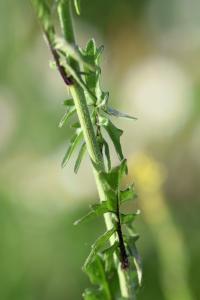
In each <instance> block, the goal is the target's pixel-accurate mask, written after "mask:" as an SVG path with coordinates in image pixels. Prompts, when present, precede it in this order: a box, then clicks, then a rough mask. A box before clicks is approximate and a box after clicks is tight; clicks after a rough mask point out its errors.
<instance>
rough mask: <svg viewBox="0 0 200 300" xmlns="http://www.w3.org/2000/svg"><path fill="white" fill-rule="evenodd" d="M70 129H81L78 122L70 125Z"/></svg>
mask: <svg viewBox="0 0 200 300" xmlns="http://www.w3.org/2000/svg"><path fill="white" fill-rule="evenodd" d="M71 128H75V129H79V128H81V124H80V123H79V122H75V123H73V124H72V125H71Z"/></svg>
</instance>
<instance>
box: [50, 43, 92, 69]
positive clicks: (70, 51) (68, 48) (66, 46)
mask: <svg viewBox="0 0 200 300" xmlns="http://www.w3.org/2000/svg"><path fill="white" fill-rule="evenodd" d="M54 48H55V49H56V50H58V51H60V53H61V54H63V52H64V53H65V56H66V55H67V56H70V57H71V58H73V59H74V60H76V61H77V62H78V63H79V64H81V65H83V66H84V67H87V69H89V70H90V71H96V70H97V68H96V66H95V65H92V64H91V63H88V61H87V60H86V59H85V57H84V56H83V55H82V54H81V53H80V51H79V49H78V48H77V47H75V46H74V45H71V44H70V43H68V42H67V41H66V40H64V39H63V38H56V39H55V42H54Z"/></svg>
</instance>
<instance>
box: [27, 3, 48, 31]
mask: <svg viewBox="0 0 200 300" xmlns="http://www.w3.org/2000/svg"><path fill="white" fill-rule="evenodd" d="M32 3H33V6H34V7H35V9H36V12H37V15H38V18H39V19H40V20H41V22H42V25H43V27H44V30H45V32H46V33H48V34H51V33H52V31H53V24H52V20H51V10H50V7H49V4H48V2H47V1H46V0H32Z"/></svg>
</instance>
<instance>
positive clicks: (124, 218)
mask: <svg viewBox="0 0 200 300" xmlns="http://www.w3.org/2000/svg"><path fill="white" fill-rule="evenodd" d="M139 214H140V211H139V210H138V211H137V212H136V213H132V214H126V215H125V214H120V220H121V224H131V223H132V222H133V221H134V220H135V218H136V217H137V216H138V215H139Z"/></svg>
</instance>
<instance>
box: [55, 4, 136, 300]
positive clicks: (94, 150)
mask: <svg viewBox="0 0 200 300" xmlns="http://www.w3.org/2000/svg"><path fill="white" fill-rule="evenodd" d="M58 14H59V19H60V24H61V28H62V31H63V34H64V38H65V39H66V41H67V42H69V43H71V44H75V37H74V31H73V24H72V17H71V1H70V0H68V1H61V3H60V4H59V6H58ZM70 63H71V65H73V67H74V68H75V69H76V70H77V71H80V68H79V65H78V64H77V63H76V62H74V61H73V60H71V61H70ZM69 89H70V92H71V95H72V97H73V99H74V103H75V106H76V111H77V114H78V118H79V121H80V124H81V128H82V130H83V134H84V138H85V142H86V146H87V150H88V153H89V155H90V158H91V160H92V163H93V164H95V166H96V168H97V169H98V170H101V171H105V166H104V161H103V157H102V154H101V151H100V148H99V145H98V142H97V139H96V136H95V131H94V128H93V125H92V121H91V117H90V113H89V110H88V106H87V102H86V98H85V95H84V92H83V90H82V88H81V87H80V86H79V85H78V84H77V83H76V82H75V81H74V83H73V84H72V85H69ZM96 168H94V167H93V172H94V176H95V180H96V184H97V189H98V193H99V197H100V201H104V200H106V199H107V195H106V193H105V191H104V188H103V185H102V182H101V180H100V177H99V175H98V172H97V171H96ZM104 218H105V223H106V227H107V229H108V230H109V229H111V228H112V227H113V221H112V218H111V214H109V213H107V214H105V215H104ZM119 226H120V224H119ZM118 232H121V228H120V230H118ZM116 238H117V236H116V235H115V236H112V237H111V239H110V243H111V244H113V243H114V242H115V240H116ZM118 238H119V237H118ZM120 238H121V239H122V240H121V241H120V240H119V243H120V242H121V243H122V244H123V245H124V243H123V237H122V234H121V235H120ZM123 250H125V248H124V249H123ZM115 261H116V263H117V264H118V276H119V283H120V288H121V294H122V297H124V298H126V299H135V297H134V295H133V292H132V291H131V289H130V286H131V284H130V282H129V276H128V270H127V269H125V268H123V267H122V266H121V263H120V262H119V261H118V259H117V256H116V255H115ZM111 299H112V296H111Z"/></svg>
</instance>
